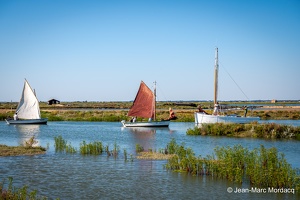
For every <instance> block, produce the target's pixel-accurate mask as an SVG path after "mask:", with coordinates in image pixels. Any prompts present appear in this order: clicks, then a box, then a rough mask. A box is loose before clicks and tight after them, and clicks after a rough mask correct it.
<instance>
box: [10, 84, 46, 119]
mask: <svg viewBox="0 0 300 200" xmlns="http://www.w3.org/2000/svg"><path fill="white" fill-rule="evenodd" d="M16 114H17V119H5V121H6V123H7V124H47V121H48V119H47V118H41V113H40V106H39V100H38V99H37V97H36V95H35V93H34V91H33V90H32V89H31V87H30V85H29V83H28V81H27V80H26V79H25V83H24V87H23V92H22V96H21V100H20V102H19V105H18V107H17V110H16Z"/></svg>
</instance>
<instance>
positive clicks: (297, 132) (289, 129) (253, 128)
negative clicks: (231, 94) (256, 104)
mask: <svg viewBox="0 0 300 200" xmlns="http://www.w3.org/2000/svg"><path fill="white" fill-rule="evenodd" d="M186 134H187V135H214V136H229V137H253V138H266V139H297V140H300V127H294V126H289V125H280V124H275V123H270V124H258V123H256V122H253V123H250V124H224V123H216V124H203V125H201V126H200V127H194V128H192V129H188V130H187V132H186Z"/></svg>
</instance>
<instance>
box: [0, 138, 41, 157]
mask: <svg viewBox="0 0 300 200" xmlns="http://www.w3.org/2000/svg"><path fill="white" fill-rule="evenodd" d="M36 143H37V141H36V140H35V138H34V137H31V138H30V139H28V140H26V141H25V143H24V144H22V145H20V146H7V145H3V144H0V156H20V155H22V156H23V155H36V154H44V153H46V149H45V148H44V147H41V146H35V145H36Z"/></svg>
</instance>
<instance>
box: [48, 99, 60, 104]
mask: <svg viewBox="0 0 300 200" xmlns="http://www.w3.org/2000/svg"><path fill="white" fill-rule="evenodd" d="M52 104H60V101H59V100H57V99H50V100H49V101H48V105H52Z"/></svg>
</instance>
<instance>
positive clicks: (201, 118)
mask: <svg viewBox="0 0 300 200" xmlns="http://www.w3.org/2000/svg"><path fill="white" fill-rule="evenodd" d="M259 120H260V118H259V117H241V116H237V115H233V116H229V115H227V116H226V115H207V114H205V113H200V112H196V113H195V123H196V124H205V123H237V124H246V123H250V122H253V121H259Z"/></svg>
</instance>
